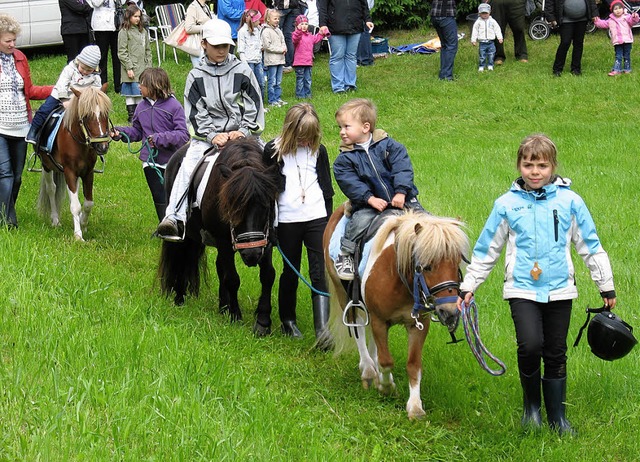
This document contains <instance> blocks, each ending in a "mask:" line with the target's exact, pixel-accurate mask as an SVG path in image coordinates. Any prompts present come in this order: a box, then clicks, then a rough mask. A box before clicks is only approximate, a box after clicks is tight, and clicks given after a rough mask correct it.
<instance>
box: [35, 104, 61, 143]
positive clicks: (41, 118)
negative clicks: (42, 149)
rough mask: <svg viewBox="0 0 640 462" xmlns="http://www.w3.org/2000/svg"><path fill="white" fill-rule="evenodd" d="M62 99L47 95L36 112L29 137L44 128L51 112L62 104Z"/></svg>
mask: <svg viewBox="0 0 640 462" xmlns="http://www.w3.org/2000/svg"><path fill="white" fill-rule="evenodd" d="M60 104H61V103H60V100H59V99H57V98H54V97H53V96H47V99H46V100H44V103H42V106H40V107H39V108H38V110H37V111H36V113H35V114H34V116H33V121H32V122H31V129H30V130H29V134H28V135H27V138H31V137H35V135H36V134H37V133H38V131H39V130H40V129H41V128H42V126H43V125H44V123H45V121H46V120H47V117H49V114H51V113H52V112H53V111H54V109H55V108H57V107H58V106H60Z"/></svg>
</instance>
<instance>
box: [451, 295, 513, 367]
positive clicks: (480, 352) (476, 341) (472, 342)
mask: <svg viewBox="0 0 640 462" xmlns="http://www.w3.org/2000/svg"><path fill="white" fill-rule="evenodd" d="M461 316H462V325H463V327H464V336H465V338H466V339H467V343H468V344H469V348H471V352H472V353H473V356H475V358H476V360H477V361H478V364H480V367H482V368H483V369H484V370H485V371H487V372H488V373H489V374H491V375H493V376H499V375H502V374H504V373H505V372H506V371H507V367H506V366H505V365H504V363H503V362H502V361H500V359H498V358H497V357H496V356H494V355H493V354H491V352H490V351H489V350H488V349H487V347H486V346H484V343H482V340H481V339H480V328H479V326H478V306H477V305H476V302H475V300H471V302H470V303H469V305H467V304H466V303H464V302H462V313H461ZM484 355H486V356H488V357H489V359H491V360H492V361H493V362H495V363H496V364H497V365H498V366H500V367H499V369H491V368H490V367H489V365H488V364H487V361H486V360H485V358H484Z"/></svg>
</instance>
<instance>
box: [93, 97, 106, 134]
mask: <svg viewBox="0 0 640 462" xmlns="http://www.w3.org/2000/svg"><path fill="white" fill-rule="evenodd" d="M94 114H95V116H96V120H97V121H98V128H99V129H100V135H99V136H98V138H102V137H104V136H106V135H107V133H109V118H106V119H105V126H104V127H103V126H102V121H101V120H100V106H99V105H97V104H96V108H95V112H94Z"/></svg>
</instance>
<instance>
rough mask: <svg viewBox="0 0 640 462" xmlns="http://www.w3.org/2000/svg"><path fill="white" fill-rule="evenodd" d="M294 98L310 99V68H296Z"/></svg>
mask: <svg viewBox="0 0 640 462" xmlns="http://www.w3.org/2000/svg"><path fill="white" fill-rule="evenodd" d="M294 69H295V71H296V98H311V69H313V68H312V67H311V66H296V67H294Z"/></svg>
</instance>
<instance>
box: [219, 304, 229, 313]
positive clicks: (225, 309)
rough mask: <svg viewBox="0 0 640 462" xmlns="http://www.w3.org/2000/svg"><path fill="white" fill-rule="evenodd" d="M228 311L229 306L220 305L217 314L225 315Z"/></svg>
mask: <svg viewBox="0 0 640 462" xmlns="http://www.w3.org/2000/svg"><path fill="white" fill-rule="evenodd" d="M228 311H229V305H222V306H221V307H220V308H218V313H220V314H227V312H228Z"/></svg>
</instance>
